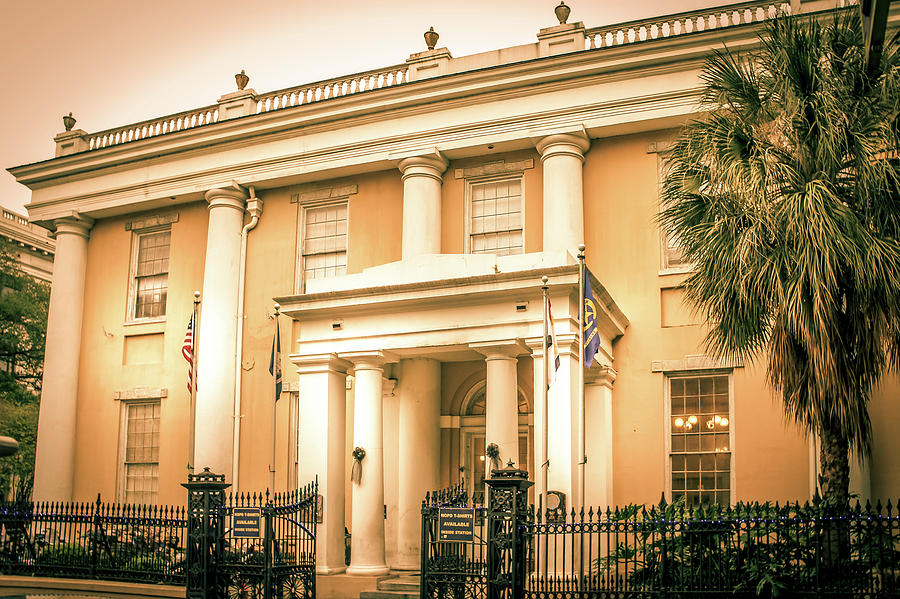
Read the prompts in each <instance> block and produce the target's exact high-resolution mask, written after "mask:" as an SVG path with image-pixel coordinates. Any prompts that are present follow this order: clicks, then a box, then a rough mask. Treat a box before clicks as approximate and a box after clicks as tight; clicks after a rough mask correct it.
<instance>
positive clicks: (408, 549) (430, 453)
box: [391, 358, 441, 570]
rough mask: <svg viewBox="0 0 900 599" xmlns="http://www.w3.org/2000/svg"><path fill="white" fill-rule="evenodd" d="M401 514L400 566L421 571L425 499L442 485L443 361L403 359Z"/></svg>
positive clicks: (401, 395) (398, 568)
mask: <svg viewBox="0 0 900 599" xmlns="http://www.w3.org/2000/svg"><path fill="white" fill-rule="evenodd" d="M399 421H400V423H399V424H400V426H399V438H400V443H401V448H402V449H401V456H402V457H401V458H400V459H399V460H398V469H399V481H398V482H399V498H398V501H399V506H398V507H399V512H400V514H399V515H400V519H399V522H398V528H397V560H396V563H393V564H391V567H392V568H393V569H394V570H418V569H419V568H420V567H421V562H420V556H419V551H420V547H419V545H420V543H421V535H422V499H424V497H425V493H427V492H428V491H433V490H435V489H437V488H438V485H439V483H440V452H441V363H440V362H439V361H437V360H431V359H427V358H414V359H411V360H401V361H400V415H399Z"/></svg>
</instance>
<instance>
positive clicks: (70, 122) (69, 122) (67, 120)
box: [63, 112, 75, 131]
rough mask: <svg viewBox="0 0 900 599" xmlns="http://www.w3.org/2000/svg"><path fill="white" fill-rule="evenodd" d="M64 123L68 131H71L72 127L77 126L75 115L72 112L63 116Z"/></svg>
mask: <svg viewBox="0 0 900 599" xmlns="http://www.w3.org/2000/svg"><path fill="white" fill-rule="evenodd" d="M63 125H64V126H65V128H66V131H71V130H72V127H74V126H75V117H74V116H72V113H71V112H70V113H69V114H68V115H64V116H63Z"/></svg>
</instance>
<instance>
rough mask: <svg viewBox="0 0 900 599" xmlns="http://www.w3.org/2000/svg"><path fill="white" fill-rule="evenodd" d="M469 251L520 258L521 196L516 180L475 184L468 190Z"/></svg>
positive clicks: (521, 241) (521, 242) (521, 245)
mask: <svg viewBox="0 0 900 599" xmlns="http://www.w3.org/2000/svg"><path fill="white" fill-rule="evenodd" d="M469 201H470V209H469V213H470V215H471V216H470V219H469V235H470V243H469V248H470V251H471V252H472V253H491V254H497V255H501V256H502V255H508V254H521V253H522V252H523V251H524V243H523V235H522V194H521V183H520V181H518V180H506V181H497V182H491V183H477V184H474V185H472V186H471V188H470V200H469Z"/></svg>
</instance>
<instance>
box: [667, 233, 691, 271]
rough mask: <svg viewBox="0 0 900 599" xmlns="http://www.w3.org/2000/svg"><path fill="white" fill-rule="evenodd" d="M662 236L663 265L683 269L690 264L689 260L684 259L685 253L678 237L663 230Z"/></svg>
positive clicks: (668, 267)
mask: <svg viewBox="0 0 900 599" xmlns="http://www.w3.org/2000/svg"><path fill="white" fill-rule="evenodd" d="M661 236H662V267H663V270H666V269H670V268H672V269H675V268H677V269H683V268H686V267H687V266H688V262H687V261H686V260H685V259H684V253H683V252H682V251H681V243H680V242H679V241H678V237H676V236H675V235H673V234H671V233H668V232H667V231H665V230H662V231H661Z"/></svg>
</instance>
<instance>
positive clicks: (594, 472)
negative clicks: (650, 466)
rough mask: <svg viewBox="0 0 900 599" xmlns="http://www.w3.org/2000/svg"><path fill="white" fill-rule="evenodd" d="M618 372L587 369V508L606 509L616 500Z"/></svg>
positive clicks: (603, 368) (585, 409) (606, 368)
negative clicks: (614, 415) (614, 416)
mask: <svg viewBox="0 0 900 599" xmlns="http://www.w3.org/2000/svg"><path fill="white" fill-rule="evenodd" d="M615 381H616V371H615V370H614V369H612V368H610V367H608V366H603V367H597V368H590V369H588V370H587V371H586V372H585V388H584V412H585V421H586V422H589V423H590V428H589V430H590V434H589V435H587V438H586V440H585V452H586V453H587V456H588V462H587V464H585V475H584V480H585V492H584V496H585V507H587V506H591V507H594V508H600V509H606V507H607V506H612V505H615V503H614V502H613V422H612V389H613V383H615Z"/></svg>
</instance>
